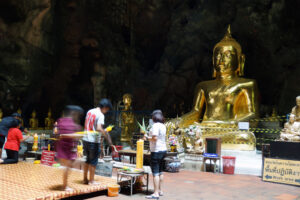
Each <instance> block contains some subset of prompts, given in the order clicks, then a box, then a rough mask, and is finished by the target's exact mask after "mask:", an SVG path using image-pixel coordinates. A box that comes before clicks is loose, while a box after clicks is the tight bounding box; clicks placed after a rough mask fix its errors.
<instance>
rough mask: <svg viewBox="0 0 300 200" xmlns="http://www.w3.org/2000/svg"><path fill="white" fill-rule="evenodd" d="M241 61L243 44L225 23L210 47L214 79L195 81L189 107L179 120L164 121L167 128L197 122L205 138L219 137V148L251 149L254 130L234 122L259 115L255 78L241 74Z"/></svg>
mask: <svg viewBox="0 0 300 200" xmlns="http://www.w3.org/2000/svg"><path fill="white" fill-rule="evenodd" d="M244 63H245V56H244V54H243V53H242V48H241V46H240V44H239V43H238V42H237V41H236V40H235V39H234V38H232V36H231V32H230V26H228V29H227V32H226V34H225V36H224V38H223V39H222V40H221V41H220V42H219V43H217V44H216V45H215V47H214V49H213V67H214V68H213V78H215V79H214V80H210V81H204V82H200V83H198V85H197V86H196V90H195V96H194V104H193V109H192V111H190V112H189V113H187V114H185V115H183V116H181V117H180V118H179V120H177V119H174V120H171V121H169V122H167V123H166V125H167V128H168V131H172V129H173V128H174V127H175V125H174V124H175V123H178V125H179V127H181V128H185V127H188V126H189V125H192V124H196V125H198V126H200V127H201V129H202V136H203V137H204V138H205V137H208V136H209V137H219V138H221V139H222V149H235V150H254V149H255V143H256V138H255V136H254V134H253V133H252V132H248V131H240V130H238V126H237V124H238V122H247V121H249V120H250V119H252V118H255V117H258V104H259V103H258V98H257V97H258V89H257V85H256V81H255V80H252V79H246V78H243V77H242V76H243V75H244ZM216 128H218V130H216Z"/></svg>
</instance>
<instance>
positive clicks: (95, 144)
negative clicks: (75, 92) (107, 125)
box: [83, 99, 112, 185]
mask: <svg viewBox="0 0 300 200" xmlns="http://www.w3.org/2000/svg"><path fill="white" fill-rule="evenodd" d="M110 109H112V105H111V102H110V101H109V100H108V99H101V100H100V102H99V105H98V107H96V108H93V109H91V110H89V111H88V112H87V115H86V118H85V125H84V130H85V131H86V135H85V136H84V137H83V146H84V152H85V154H86V162H85V164H84V168H83V170H84V173H83V181H84V183H85V184H90V185H94V184H98V183H96V182H95V181H94V177H95V170H96V166H97V164H98V158H99V155H100V145H101V144H100V141H101V135H102V134H103V136H104V137H105V139H106V140H107V141H108V143H109V145H110V146H112V141H111V138H110V135H109V134H108V133H107V132H106V131H105V130H104V128H103V126H104V114H106V113H107V112H108V111H109V110H110ZM88 172H89V173H90V174H89V179H88Z"/></svg>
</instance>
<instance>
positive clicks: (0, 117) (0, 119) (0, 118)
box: [0, 108, 3, 122]
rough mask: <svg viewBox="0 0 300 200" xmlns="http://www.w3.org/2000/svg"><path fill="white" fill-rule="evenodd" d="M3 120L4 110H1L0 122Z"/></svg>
mask: <svg viewBox="0 0 300 200" xmlns="http://www.w3.org/2000/svg"><path fill="white" fill-rule="evenodd" d="M2 118H3V111H2V109H1V108H0V122H1V121H2Z"/></svg>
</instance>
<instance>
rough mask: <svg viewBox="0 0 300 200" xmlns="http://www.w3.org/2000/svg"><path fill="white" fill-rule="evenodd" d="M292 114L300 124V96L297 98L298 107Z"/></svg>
mask: <svg viewBox="0 0 300 200" xmlns="http://www.w3.org/2000/svg"><path fill="white" fill-rule="evenodd" d="M291 114H293V115H295V121H296V122H300V96H297V97H296V106H295V107H294V108H293V109H292V112H291Z"/></svg>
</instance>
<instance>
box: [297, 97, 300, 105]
mask: <svg viewBox="0 0 300 200" xmlns="http://www.w3.org/2000/svg"><path fill="white" fill-rule="evenodd" d="M296 105H297V106H298V107H300V96H297V97H296Z"/></svg>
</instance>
